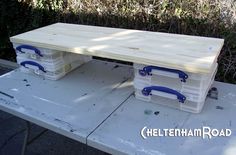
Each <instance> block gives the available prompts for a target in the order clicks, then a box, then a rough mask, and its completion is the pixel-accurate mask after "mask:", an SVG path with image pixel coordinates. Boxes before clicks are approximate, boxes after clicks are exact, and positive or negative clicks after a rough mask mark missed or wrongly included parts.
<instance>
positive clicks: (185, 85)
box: [134, 63, 218, 93]
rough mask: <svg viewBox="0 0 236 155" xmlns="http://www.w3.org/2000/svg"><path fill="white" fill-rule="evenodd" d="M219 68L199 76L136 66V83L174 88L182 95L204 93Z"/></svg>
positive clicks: (215, 67)
mask: <svg viewBox="0 0 236 155" xmlns="http://www.w3.org/2000/svg"><path fill="white" fill-rule="evenodd" d="M217 66H218V64H217V63H215V64H214V66H213V68H212V70H211V71H210V73H208V74H197V73H189V72H183V71H179V70H174V69H168V68H162V67H155V66H145V65H140V64H134V72H135V76H134V81H135V83H143V84H145V85H152V84H155V85H158V86H164V87H168V88H172V89H174V90H177V91H179V92H181V93H185V92H189V93H196V92H203V91H205V90H206V89H207V88H208V83H209V81H211V78H212V76H213V74H214V73H215V71H216V70H217Z"/></svg>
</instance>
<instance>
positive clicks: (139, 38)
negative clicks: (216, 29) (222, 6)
mask: <svg viewBox="0 0 236 155" xmlns="http://www.w3.org/2000/svg"><path fill="white" fill-rule="evenodd" d="M10 40H11V41H12V42H14V43H20V44H30V45H33V46H38V47H44V48H50V49H54V50H61V51H68V52H73V53H78V54H85V55H93V56H99V57H104V58H111V59H117V60H123V61H129V62H135V63H140V64H146V65H154V66H162V67H168V68H174V69H179V70H183V71H189V72H193V73H208V72H209V71H210V70H211V68H212V67H213V63H214V62H215V61H216V59H217V57H218V55H219V53H220V50H221V48H222V46H223V44H224V40H223V39H217V38H208V37H198V36H189V35H179V34H169V33H160V32H149V31H140V30H129V29H119V28H107V27H99V26H87V25H77V24H65V23H56V24H52V25H49V26H46V27H42V28H39V29H36V30H32V31H29V32H26V33H23V34H19V35H16V36H13V37H11V38H10Z"/></svg>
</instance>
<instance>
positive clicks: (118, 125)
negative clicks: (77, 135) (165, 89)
mask: <svg viewBox="0 0 236 155" xmlns="http://www.w3.org/2000/svg"><path fill="white" fill-rule="evenodd" d="M214 86H215V87H217V88H218V91H219V99H218V100H215V99H210V98H207V100H206V105H205V107H204V109H203V111H202V112H201V113H200V114H190V113H187V112H183V111H179V110H175V109H171V108H167V107H164V106H159V105H157V104H152V103H145V102H142V101H139V100H137V99H135V98H134V96H131V97H130V98H129V99H128V100H127V101H126V102H125V103H124V104H122V106H121V107H120V108H119V109H118V110H116V111H115V112H114V113H113V114H112V115H111V116H110V117H109V118H108V119H107V120H106V121H105V122H104V123H103V124H102V125H101V126H99V127H98V128H97V130H95V131H94V132H93V133H92V134H91V135H90V136H89V137H88V145H90V146H92V147H95V148H98V149H100V150H103V151H106V152H109V153H112V154H140V155H144V154H146V155H156V154H157V155H174V154H175V155H179V154H180V155H190V154H194V155H218V154H222V155H235V154H236V121H235V118H236V86H235V85H229V84H224V83H219V82H215V83H214ZM156 111H158V112H159V114H157V115H155V114H154V112H156ZM145 126H147V127H148V128H160V129H164V128H180V129H181V128H184V129H186V128H187V129H194V128H201V127H202V126H209V127H211V128H217V129H221V128H229V129H231V130H232V135H231V136H230V137H214V138H212V139H202V138H201V137H148V138H147V139H143V138H142V137H141V135H140V131H141V129H142V128H143V127H145Z"/></svg>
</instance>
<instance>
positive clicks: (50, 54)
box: [13, 43, 73, 62]
mask: <svg viewBox="0 0 236 155" xmlns="http://www.w3.org/2000/svg"><path fill="white" fill-rule="evenodd" d="M13 47H14V49H15V51H16V54H17V56H20V57H24V58H30V59H34V60H39V61H46V62H53V61H58V60H61V59H63V57H64V56H65V55H68V54H73V53H69V52H63V51H57V50H51V49H47V48H40V47H35V46H31V45H25V44H17V43H13Z"/></svg>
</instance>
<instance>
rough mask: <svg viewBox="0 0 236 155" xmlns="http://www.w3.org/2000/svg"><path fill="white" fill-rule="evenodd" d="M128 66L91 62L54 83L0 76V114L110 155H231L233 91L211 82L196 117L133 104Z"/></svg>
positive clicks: (235, 95) (235, 103) (235, 97)
mask: <svg viewBox="0 0 236 155" xmlns="http://www.w3.org/2000/svg"><path fill="white" fill-rule="evenodd" d="M132 74H133V70H132V67H131V66H126V65H120V64H116V63H111V62H103V61H99V60H93V61H91V62H89V63H88V64H85V65H83V66H81V67H80V68H78V69H76V70H75V71H73V72H71V73H70V74H68V75H67V76H65V77H64V78H62V79H60V80H59V81H49V80H46V79H43V78H41V77H37V76H33V75H27V74H23V73H21V72H20V71H19V70H18V69H16V70H14V71H12V72H9V73H7V74H5V75H2V76H0V109H1V110H3V111H6V112H9V113H11V114H13V115H16V116H18V117H20V118H23V119H25V120H27V121H30V122H33V123H35V124H38V125H40V126H42V127H45V128H47V129H50V130H52V131H55V132H57V133H59V134H62V135H64V136H67V137H69V138H72V139H74V140H76V141H79V142H82V143H85V144H87V145H89V146H92V147H95V148H98V149H100V150H102V151H105V152H108V153H112V154H141V155H143V154H148V155H150V154H158V155H159V154H167V155H168V154H182V155H184V154H186V155H187V154H196V155H198V154H214V155H215V154H227V155H229V154H230V153H231V154H232V155H233V154H235V152H236V150H235V148H236V137H235V136H236V134H235V127H236V123H235V119H234V118H235V116H236V113H235V111H236V93H235V92H236V86H234V85H230V84H224V83H219V82H215V83H214V86H215V87H216V88H218V91H219V97H218V100H215V99H210V98H208V99H207V101H206V105H205V107H204V109H203V111H202V113H200V114H190V113H187V112H183V111H179V110H175V109H171V108H167V107H163V106H160V105H156V104H152V103H146V102H142V101H139V100H136V99H135V98H134V96H133V87H132V80H131V79H132ZM203 125H207V126H211V127H213V128H230V129H232V131H233V133H232V135H231V136H230V137H225V138H222V137H221V138H220V137H216V138H213V139H211V140H202V139H201V138H200V137H197V138H196V137H181V138H180V137H161V138H160V137H149V138H148V139H145V140H144V139H143V138H142V137H141V135H140V130H141V129H142V128H143V127H144V126H148V127H153V128H199V127H202V126H203Z"/></svg>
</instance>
